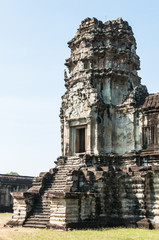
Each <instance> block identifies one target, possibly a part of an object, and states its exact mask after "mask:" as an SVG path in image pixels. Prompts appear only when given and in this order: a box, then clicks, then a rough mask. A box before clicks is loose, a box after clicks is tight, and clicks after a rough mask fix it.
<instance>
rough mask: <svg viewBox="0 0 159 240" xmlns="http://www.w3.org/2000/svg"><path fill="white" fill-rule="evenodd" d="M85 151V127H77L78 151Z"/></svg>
mask: <svg viewBox="0 0 159 240" xmlns="http://www.w3.org/2000/svg"><path fill="white" fill-rule="evenodd" d="M82 152H85V128H77V129H76V153H82Z"/></svg>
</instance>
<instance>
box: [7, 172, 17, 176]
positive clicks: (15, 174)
mask: <svg viewBox="0 0 159 240" xmlns="http://www.w3.org/2000/svg"><path fill="white" fill-rule="evenodd" d="M6 174H7V175H14V176H19V174H18V173H17V172H10V173H6Z"/></svg>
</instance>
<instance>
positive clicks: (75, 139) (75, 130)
mask: <svg viewBox="0 0 159 240" xmlns="http://www.w3.org/2000/svg"><path fill="white" fill-rule="evenodd" d="M84 152H86V126H75V127H71V128H70V154H71V155H75V154H76V153H84Z"/></svg>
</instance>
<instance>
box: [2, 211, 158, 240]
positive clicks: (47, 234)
mask: <svg viewBox="0 0 159 240" xmlns="http://www.w3.org/2000/svg"><path fill="white" fill-rule="evenodd" d="M10 219H11V214H10V213H0V240H33V239H34V240H159V230H144V229H134V228H108V229H102V230H75V231H69V232H59V231H53V230H46V229H31V228H21V227H19V228H4V227H3V225H4V224H5V223H6V222H7V221H9V220H10Z"/></svg>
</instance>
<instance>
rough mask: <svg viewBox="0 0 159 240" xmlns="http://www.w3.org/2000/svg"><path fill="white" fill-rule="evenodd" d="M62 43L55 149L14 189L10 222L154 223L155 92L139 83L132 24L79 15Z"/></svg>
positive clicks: (157, 218) (68, 225)
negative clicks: (57, 152) (50, 163)
mask: <svg viewBox="0 0 159 240" xmlns="http://www.w3.org/2000/svg"><path fill="white" fill-rule="evenodd" d="M68 45H69V48H70V49H71V56H70V58H68V59H66V63H65V65H66V66H67V68H68V71H69V76H68V74H67V73H66V71H65V72H64V78H65V86H66V92H65V94H64V95H63V96H62V106H61V109H60V119H61V145H62V146H61V148H62V156H61V157H59V158H58V159H57V161H56V162H55V163H56V166H55V168H54V169H51V170H50V171H49V172H48V173H41V174H40V176H39V177H37V178H35V179H34V181H33V186H32V188H31V189H29V190H28V191H27V192H26V194H24V195H23V198H22V200H21V201H19V200H17V199H18V198H17V195H14V194H13V197H14V200H15V206H14V215H13V219H12V222H11V223H10V224H11V225H14V223H15V224H17V223H20V224H21V225H23V226H24V227H39V228H45V227H48V228H53V229H56V228H57V229H63V230H67V229H75V228H78V229H79V228H95V227H96V228H99V227H111V226H112V227H114V226H129V227H146V228H159V211H158V208H159V198H158V195H157V192H158V191H159V181H158V177H159V94H150V95H149V94H148V91H147V88H146V87H145V86H143V85H141V83H140V80H141V79H140V77H139V76H138V72H137V71H138V70H139V69H140V61H139V57H138V56H137V54H136V41H135V38H134V35H133V32H132V29H131V27H130V26H129V24H128V23H127V22H126V21H123V20H122V19H121V18H118V19H117V20H114V21H108V22H106V23H102V22H101V21H98V20H97V19H96V18H92V19H90V18H86V19H84V20H83V21H82V23H81V25H80V26H79V29H78V31H77V33H76V35H75V37H74V38H73V39H72V40H71V41H69V42H68ZM28 194H29V195H28ZM154 199H155V201H154ZM28 206H29V207H28ZM19 209H22V213H21V211H20V210H19ZM20 219H21V220H20Z"/></svg>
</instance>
